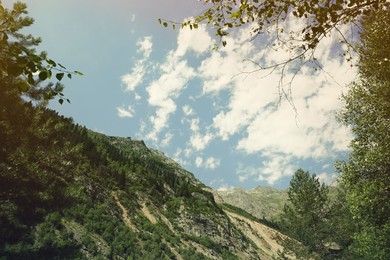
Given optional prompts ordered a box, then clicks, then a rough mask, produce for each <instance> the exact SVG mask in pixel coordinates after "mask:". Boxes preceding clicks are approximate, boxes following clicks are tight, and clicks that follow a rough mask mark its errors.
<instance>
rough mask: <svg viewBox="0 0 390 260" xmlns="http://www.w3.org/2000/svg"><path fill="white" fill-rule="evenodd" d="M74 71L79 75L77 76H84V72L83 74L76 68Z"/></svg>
mask: <svg viewBox="0 0 390 260" xmlns="http://www.w3.org/2000/svg"><path fill="white" fill-rule="evenodd" d="M74 73H76V74H77V75H79V76H84V74H83V73H82V72H80V71H77V70H75V71H74Z"/></svg>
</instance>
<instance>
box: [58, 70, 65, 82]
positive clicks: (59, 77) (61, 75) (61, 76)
mask: <svg viewBox="0 0 390 260" xmlns="http://www.w3.org/2000/svg"><path fill="white" fill-rule="evenodd" d="M63 77H64V73H62V72H61V73H57V74H56V78H57V79H58V80H59V81H61V79H62V78H63Z"/></svg>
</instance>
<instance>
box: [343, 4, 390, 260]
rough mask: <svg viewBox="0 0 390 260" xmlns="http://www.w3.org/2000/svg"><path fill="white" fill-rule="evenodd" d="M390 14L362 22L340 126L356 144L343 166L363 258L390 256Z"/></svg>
mask: <svg viewBox="0 0 390 260" xmlns="http://www.w3.org/2000/svg"><path fill="white" fill-rule="evenodd" d="M389 23H390V13H389V10H385V11H380V10H379V11H377V12H375V13H372V14H371V15H370V16H368V17H367V18H366V19H364V20H363V22H362V28H363V31H362V33H361V39H362V42H361V45H360V46H359V53H360V56H361V59H360V61H359V64H358V67H359V79H358V80H357V81H356V82H354V83H353V84H351V86H350V89H349V91H348V93H347V94H346V95H344V100H345V102H346V105H345V108H344V110H343V111H342V112H341V114H340V118H341V120H342V121H343V122H344V123H345V124H347V125H349V126H351V128H352V131H353V133H354V134H355V138H354V139H353V140H352V142H351V148H352V153H351V154H350V156H349V160H348V161H347V162H339V164H338V169H339V171H340V172H341V173H342V183H343V185H344V187H345V190H346V192H347V194H346V195H347V201H348V203H349V210H350V212H351V213H352V216H353V219H354V221H355V222H356V223H358V225H359V231H358V232H356V234H355V236H354V243H353V245H352V248H351V250H352V251H353V252H354V253H356V254H357V256H356V257H358V258H368V257H369V258H371V257H373V256H374V255H375V257H373V258H375V259H388V258H389V256H390V251H389V250H390V230H389V225H390V218H389V212H390V196H389V194H390V134H389V129H390V73H389V70H388V66H389V61H390V52H389V50H388V46H387V44H386V43H387V42H388V41H389V40H390V30H389V28H388V27H387V26H383V24H389Z"/></svg>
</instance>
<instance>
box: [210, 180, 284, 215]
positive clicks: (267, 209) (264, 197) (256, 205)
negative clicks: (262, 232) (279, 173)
mask: <svg viewBox="0 0 390 260" xmlns="http://www.w3.org/2000/svg"><path fill="white" fill-rule="evenodd" d="M214 193H215V195H216V196H218V197H219V198H220V202H221V203H227V204H231V205H234V206H236V207H239V208H242V209H244V210H245V211H247V212H249V213H250V214H252V215H253V216H255V217H257V218H259V219H267V220H275V219H276V218H277V217H278V215H279V214H281V213H282V211H283V205H284V204H285V203H286V202H287V198H288V195H287V190H279V189H274V188H271V187H262V186H257V187H255V188H253V189H250V190H245V189H242V188H234V189H229V190H216V191H214Z"/></svg>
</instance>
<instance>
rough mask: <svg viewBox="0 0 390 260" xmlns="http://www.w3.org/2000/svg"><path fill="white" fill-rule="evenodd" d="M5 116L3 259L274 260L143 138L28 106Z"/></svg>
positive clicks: (9, 108)
mask: <svg viewBox="0 0 390 260" xmlns="http://www.w3.org/2000/svg"><path fill="white" fill-rule="evenodd" d="M0 110H1V112H2V113H1V118H0V136H1V138H2V139H1V140H2V143H1V145H2V147H1V149H0V202H1V204H0V208H1V210H0V231H1V233H2V234H3V235H2V236H1V238H0V256H2V257H4V258H5V259H8V258H10V259H15V258H19V259H20V258H22V259H26V258H27V259H75V258H79V259H91V258H102V259H106V258H114V259H122V258H130V259H132V258H133V259H134V258H137V259H139V258H142V259H157V258H158V259H234V258H245V259H259V258H261V259H268V258H271V254H274V253H275V250H269V248H268V246H265V244H261V243H256V242H257V239H255V241H252V240H251V235H250V233H248V232H247V231H246V230H245V229H243V227H242V225H241V224H239V222H240V221H243V220H240V221H239V220H238V219H239V217H238V216H236V215H234V216H233V215H232V214H230V213H229V214H227V213H226V211H224V210H223V209H222V207H221V206H220V205H219V204H217V203H216V202H215V200H214V196H213V194H212V193H211V192H210V189H209V188H208V187H206V186H205V185H204V184H202V183H201V182H199V181H198V180H197V179H196V178H195V177H194V175H193V174H192V173H190V172H188V171H186V170H185V169H183V168H182V167H181V166H180V165H178V164H177V163H176V162H174V161H173V160H171V159H169V158H168V157H166V156H164V154H163V153H161V152H159V151H156V150H153V149H150V148H148V147H146V146H145V144H144V143H143V142H142V141H138V140H132V139H131V138H122V137H110V136H105V135H103V134H99V133H95V132H92V131H89V130H88V129H86V128H85V127H81V126H78V125H75V124H74V123H73V122H72V120H70V119H67V118H64V117H61V116H59V115H58V114H57V113H56V112H54V111H51V110H48V109H44V108H39V107H34V106H32V105H31V104H28V103H25V102H24V101H22V100H15V102H10V103H9V104H7V105H5V104H0ZM240 223H241V222H240ZM251 225H254V224H253V223H252V224H251ZM253 234H255V233H253ZM259 234H260V233H259ZM264 239H265V240H266V238H264ZM264 246H265V247H264ZM263 247H264V248H263ZM275 248H276V247H275Z"/></svg>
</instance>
